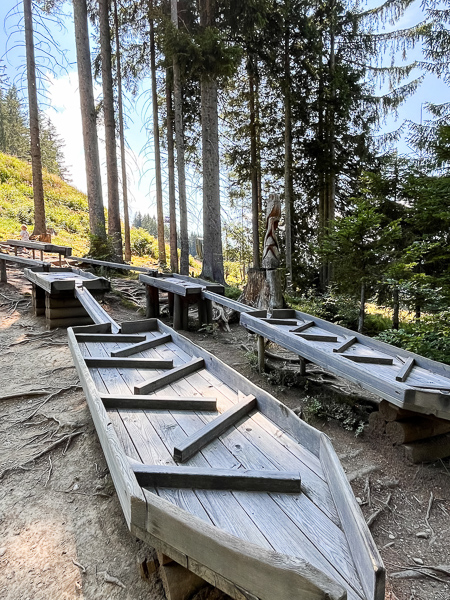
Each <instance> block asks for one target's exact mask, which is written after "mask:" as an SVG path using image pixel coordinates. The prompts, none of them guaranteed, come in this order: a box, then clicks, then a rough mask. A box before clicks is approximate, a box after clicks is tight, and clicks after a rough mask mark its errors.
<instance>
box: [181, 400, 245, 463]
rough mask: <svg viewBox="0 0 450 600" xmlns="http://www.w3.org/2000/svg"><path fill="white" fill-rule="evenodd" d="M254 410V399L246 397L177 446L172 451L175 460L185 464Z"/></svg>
mask: <svg viewBox="0 0 450 600" xmlns="http://www.w3.org/2000/svg"><path fill="white" fill-rule="evenodd" d="M254 408H256V398H255V397H254V396H248V397H247V398H245V399H244V400H241V402H238V403H237V404H235V405H234V406H233V407H232V408H229V409H228V410H227V411H225V412H224V413H222V414H221V415H220V416H219V417H217V418H216V419H214V421H210V422H209V423H207V424H206V425H205V426H204V427H202V428H201V429H200V430H199V431H198V432H197V433H195V434H194V435H191V436H189V437H188V438H187V439H186V440H185V441H184V443H182V444H179V445H178V446H177V447H175V448H174V450H173V457H174V459H175V460H177V461H180V462H185V461H186V460H188V459H189V458H190V457H191V456H193V455H194V454H195V453H196V452H198V451H199V450H200V449H201V448H203V446H206V444H208V443H209V442H210V441H211V440H214V439H215V438H217V437H219V435H221V434H222V433H223V432H224V431H226V430H227V429H228V428H229V427H231V426H232V425H234V424H235V423H237V422H238V421H239V420H240V419H241V418H242V417H243V416H245V415H247V414H248V413H249V412H250V411H251V410H253V409H254Z"/></svg>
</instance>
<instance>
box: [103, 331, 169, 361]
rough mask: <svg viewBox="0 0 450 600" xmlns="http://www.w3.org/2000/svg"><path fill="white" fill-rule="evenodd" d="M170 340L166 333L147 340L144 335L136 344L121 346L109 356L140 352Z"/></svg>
mask: <svg viewBox="0 0 450 600" xmlns="http://www.w3.org/2000/svg"><path fill="white" fill-rule="evenodd" d="M121 341H126V340H121ZM171 341H172V336H171V335H168V334H166V335H160V336H159V337H157V338H153V339H151V340H147V339H146V338H145V336H144V340H143V341H142V342H140V343H138V344H133V345H132V346H127V347H126V348H122V349H121V350H114V351H113V352H111V356H115V357H119V356H131V355H132V354H137V353H138V352H142V351H143V350H149V349H150V348H156V347H157V346H160V345H161V344H167V343H168V342H171Z"/></svg>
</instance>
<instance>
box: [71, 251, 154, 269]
mask: <svg viewBox="0 0 450 600" xmlns="http://www.w3.org/2000/svg"><path fill="white" fill-rule="evenodd" d="M67 258H68V259H69V260H73V261H75V262H78V263H86V264H88V265H98V266H99V267H106V268H108V269H122V270H126V271H139V272H140V273H155V272H156V270H155V269H149V268H147V267H136V266H135V265H127V264H125V263H114V262H108V261H105V260H97V259H94V258H80V257H79V256H71V255H70V256H68V257H67Z"/></svg>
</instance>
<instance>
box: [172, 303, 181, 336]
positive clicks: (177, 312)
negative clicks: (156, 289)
mask: <svg viewBox="0 0 450 600" xmlns="http://www.w3.org/2000/svg"><path fill="white" fill-rule="evenodd" d="M173 328H174V329H175V331H178V330H179V329H181V299H180V296H179V295H178V294H174V295H173Z"/></svg>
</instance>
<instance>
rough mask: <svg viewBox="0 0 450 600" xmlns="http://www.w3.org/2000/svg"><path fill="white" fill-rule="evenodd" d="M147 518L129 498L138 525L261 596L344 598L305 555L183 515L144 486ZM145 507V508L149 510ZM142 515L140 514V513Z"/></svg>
mask: <svg viewBox="0 0 450 600" xmlns="http://www.w3.org/2000/svg"><path fill="white" fill-rule="evenodd" d="M144 495H145V499H146V502H147V505H146V513H145V514H146V517H147V518H146V521H145V522H144V523H143V522H142V516H143V511H142V510H140V508H139V505H140V504H142V500H135V501H133V504H132V514H133V516H134V514H136V516H137V517H138V519H139V522H136V521H135V520H134V519H132V520H133V522H135V523H136V525H137V526H138V527H140V528H141V529H143V530H145V531H148V532H149V533H150V534H151V535H153V536H155V537H159V538H161V537H162V532H164V540H165V541H166V543H167V544H169V545H171V546H173V547H174V548H175V549H176V550H178V551H179V552H181V553H182V554H185V555H186V556H190V557H192V558H193V559H194V560H196V561H197V562H199V563H201V564H203V565H206V566H207V567H208V568H209V569H211V570H212V571H214V572H216V573H218V574H219V575H221V576H222V577H225V578H226V579H229V580H230V581H232V582H233V583H234V584H235V585H237V586H239V587H241V588H243V589H244V590H249V591H251V593H253V594H254V595H256V596H257V597H258V598H259V599H260V600H273V599H274V598H276V599H277V600H292V599H293V598H302V600H325V599H326V598H327V594H328V598H329V600H344V599H345V598H346V593H345V591H344V590H343V588H342V587H341V586H339V585H337V584H336V583H334V582H333V581H332V580H331V579H330V578H328V577H327V576H326V575H324V574H323V573H322V572H321V571H319V570H318V569H314V568H313V567H311V566H310V565H308V564H307V563H306V562H305V561H303V560H298V559H297V560H296V559H292V558H290V557H286V556H283V555H281V554H279V553H276V552H270V551H267V550H265V549H261V548H259V547H257V546H255V545H254V544H249V543H248V542H245V541H243V540H240V539H238V538H236V537H235V536H233V535H230V534H228V533H226V532H224V531H220V530H219V529H216V528H214V527H211V526H209V525H208V524H206V523H204V522H203V521H201V520H200V519H197V518H195V517H193V516H191V515H187V514H186V513H185V512H184V511H183V510H181V509H179V508H178V507H176V506H172V505H170V504H169V503H167V502H165V501H164V500H163V499H161V498H159V497H157V496H155V495H152V494H150V493H148V492H147V491H145V490H144ZM147 508H148V510H147ZM139 517H140V518H139Z"/></svg>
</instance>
